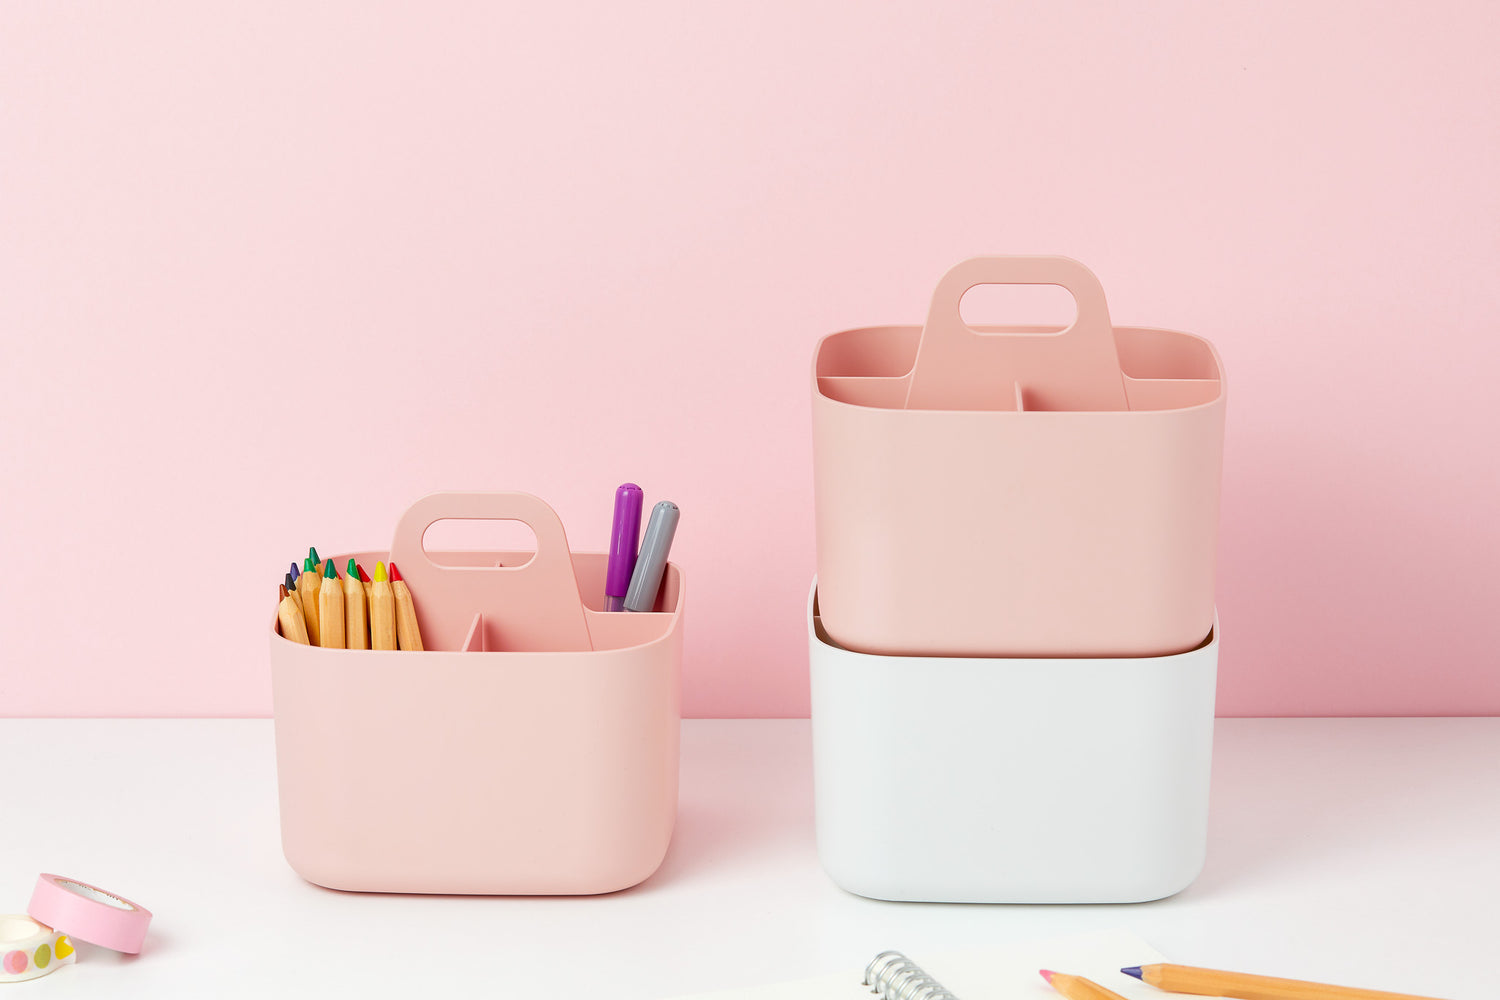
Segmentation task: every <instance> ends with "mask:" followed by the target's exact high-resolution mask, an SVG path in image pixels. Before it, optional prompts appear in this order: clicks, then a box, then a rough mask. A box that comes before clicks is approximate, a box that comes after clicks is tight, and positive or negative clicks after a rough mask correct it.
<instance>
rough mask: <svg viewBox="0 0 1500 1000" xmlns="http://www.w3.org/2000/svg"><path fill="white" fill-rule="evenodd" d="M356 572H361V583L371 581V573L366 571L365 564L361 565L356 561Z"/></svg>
mask: <svg viewBox="0 0 1500 1000" xmlns="http://www.w3.org/2000/svg"><path fill="white" fill-rule="evenodd" d="M350 561H351V562H353V560H350ZM354 572H356V573H358V574H359V582H360V583H369V582H370V574H368V573H366V572H365V568H364V567H363V566H361V565H360V564H359V563H354Z"/></svg>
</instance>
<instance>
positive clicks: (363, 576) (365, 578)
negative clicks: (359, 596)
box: [349, 559, 373, 607]
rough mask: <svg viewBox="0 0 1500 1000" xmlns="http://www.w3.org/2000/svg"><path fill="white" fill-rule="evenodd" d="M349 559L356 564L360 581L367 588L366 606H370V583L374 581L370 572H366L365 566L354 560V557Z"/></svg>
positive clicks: (355, 567)
mask: <svg viewBox="0 0 1500 1000" xmlns="http://www.w3.org/2000/svg"><path fill="white" fill-rule="evenodd" d="M349 561H350V562H351V563H353V564H354V571H355V572H356V573H358V574H359V582H360V583H361V584H362V585H363V586H364V588H365V607H369V606H370V584H371V583H372V582H373V581H372V580H371V579H370V574H368V573H366V572H365V568H364V567H363V566H361V565H360V564H359V563H357V562H354V560H353V559H350V560H349Z"/></svg>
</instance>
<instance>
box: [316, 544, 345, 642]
mask: <svg viewBox="0 0 1500 1000" xmlns="http://www.w3.org/2000/svg"><path fill="white" fill-rule="evenodd" d="M318 631H319V636H318V638H319V639H320V640H321V641H320V642H319V643H318V645H320V646H322V647H323V648H324V649H343V648H344V588H343V587H341V586H339V571H338V570H336V569H334V568H333V560H331V559H330V560H329V561H328V562H326V563H324V564H323V583H322V585H321V586H320V587H318Z"/></svg>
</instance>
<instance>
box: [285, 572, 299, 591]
mask: <svg viewBox="0 0 1500 1000" xmlns="http://www.w3.org/2000/svg"><path fill="white" fill-rule="evenodd" d="M281 585H282V586H283V587H285V588H286V589H287V590H296V589H297V581H296V580H294V579H292V574H290V573H288V574H287V575H286V579H284V580H282V581H281Z"/></svg>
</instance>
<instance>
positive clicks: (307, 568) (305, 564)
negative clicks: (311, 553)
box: [302, 557, 313, 573]
mask: <svg viewBox="0 0 1500 1000" xmlns="http://www.w3.org/2000/svg"><path fill="white" fill-rule="evenodd" d="M312 567H313V562H312V559H311V558H310V557H309V558H304V559H303V560H302V572H304V573H311V572H312Z"/></svg>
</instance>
